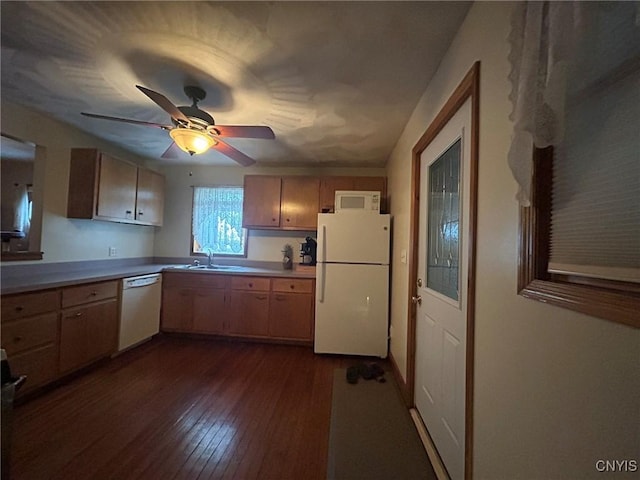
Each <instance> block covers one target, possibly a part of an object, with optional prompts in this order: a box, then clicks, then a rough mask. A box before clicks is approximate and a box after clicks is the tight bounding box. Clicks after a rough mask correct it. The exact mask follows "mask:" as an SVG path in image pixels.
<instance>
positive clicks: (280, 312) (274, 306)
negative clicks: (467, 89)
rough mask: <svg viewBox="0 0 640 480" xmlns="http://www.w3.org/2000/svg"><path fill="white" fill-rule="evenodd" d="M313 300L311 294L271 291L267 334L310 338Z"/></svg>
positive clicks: (281, 336)
mask: <svg viewBox="0 0 640 480" xmlns="http://www.w3.org/2000/svg"><path fill="white" fill-rule="evenodd" d="M313 302H314V298H313V295H311V294H299V293H272V294H271V302H270V305H269V336H271V337H279V338H290V339H296V340H311V339H312V325H313Z"/></svg>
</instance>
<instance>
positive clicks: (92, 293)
mask: <svg viewBox="0 0 640 480" xmlns="http://www.w3.org/2000/svg"><path fill="white" fill-rule="evenodd" d="M89 295H90V296H92V297H95V296H96V295H98V292H96V291H95V290H94V291H93V292H91V293H90V294H89Z"/></svg>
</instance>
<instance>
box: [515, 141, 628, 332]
mask: <svg viewBox="0 0 640 480" xmlns="http://www.w3.org/2000/svg"><path fill="white" fill-rule="evenodd" d="M552 166H553V147H547V148H541V149H539V148H536V149H534V153H533V177H532V184H531V187H532V188H531V205H530V206H529V207H522V206H521V207H520V232H519V233H520V234H519V259H518V294H519V295H522V296H523V297H526V298H529V299H532V300H537V301H539V302H543V303H548V304H551V305H555V306H559V307H562V308H567V309H570V310H574V311H577V312H581V313H584V314H587V315H591V316H594V317H598V318H603V319H606V320H609V321H612V322H616V323H621V324H624V325H629V326H632V327H635V328H640V284H636V283H633V282H618V281H612V280H604V279H591V278H587V277H578V276H570V275H558V274H552V273H549V272H548V271H547V266H548V261H549V232H550V224H551V190H552Z"/></svg>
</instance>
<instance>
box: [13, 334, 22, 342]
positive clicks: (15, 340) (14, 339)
mask: <svg viewBox="0 0 640 480" xmlns="http://www.w3.org/2000/svg"><path fill="white" fill-rule="evenodd" d="M21 341H22V337H21V336H19V335H18V336H15V337H13V343H18V342H21Z"/></svg>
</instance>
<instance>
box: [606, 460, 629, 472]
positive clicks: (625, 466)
mask: <svg viewBox="0 0 640 480" xmlns="http://www.w3.org/2000/svg"><path fill="white" fill-rule="evenodd" d="M596 470H597V471H599V472H637V471H638V462H637V460H598V461H596Z"/></svg>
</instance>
